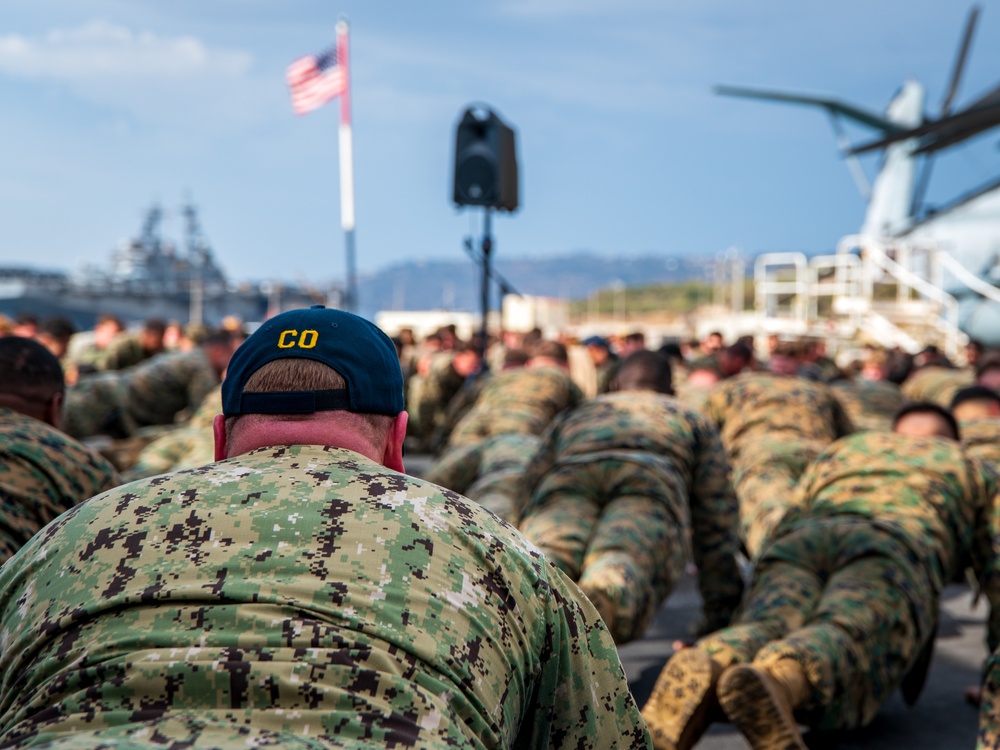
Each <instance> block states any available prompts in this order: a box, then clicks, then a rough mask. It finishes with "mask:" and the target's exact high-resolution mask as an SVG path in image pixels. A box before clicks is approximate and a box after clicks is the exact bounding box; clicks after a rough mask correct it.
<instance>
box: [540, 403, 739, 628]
mask: <svg viewBox="0 0 1000 750" xmlns="http://www.w3.org/2000/svg"><path fill="white" fill-rule="evenodd" d="M602 459H613V460H620V461H629V462H631V463H635V464H641V465H644V466H648V467H650V468H652V469H654V470H656V471H658V472H660V474H661V476H663V477H664V479H665V480H666V481H667V482H669V483H670V484H672V485H673V489H674V492H673V495H674V497H673V500H674V506H673V507H672V511H673V515H674V517H675V518H676V519H678V521H679V523H680V524H681V526H682V527H683V529H684V531H685V533H686V532H687V531H688V530H689V529H690V531H691V543H692V552H693V555H694V561H695V564H696V565H697V566H698V570H699V571H700V573H701V575H699V577H698V583H699V587H700V589H701V595H702V600H703V601H704V604H705V610H706V612H707V613H710V615H711V616H712V617H713V618H715V617H717V616H720V615H721V613H724V614H725V617H719V619H723V620H725V619H728V617H729V616H731V615H732V612H733V609H734V608H735V607H736V605H737V604H738V603H739V600H740V596H741V594H742V593H743V581H742V579H741V578H740V575H739V568H738V567H737V563H736V553H737V551H738V549H739V541H738V536H737V518H738V511H737V504H736V496H735V495H734V494H733V488H732V484H731V482H730V471H729V463H728V461H727V460H726V453H725V450H724V449H723V447H722V443H721V442H720V440H719V435H718V433H717V432H716V430H715V427H714V426H712V424H710V423H709V421H708V420H707V419H706V418H705V417H703V416H702V415H701V414H698V413H696V412H693V411H691V410H689V409H686V408H684V406H683V405H681V404H680V403H679V402H678V401H677V400H676V399H673V398H670V397H669V396H664V395H662V394H660V393H654V392H653V391H619V392H615V393H604V394H599V395H598V396H596V397H594V398H592V399H590V400H589V401H585V402H584V403H582V404H580V405H579V406H577V407H576V408H575V409H571V410H569V411H565V412H563V413H562V414H561V415H560V416H558V417H557V418H556V419H555V421H553V422H552V424H551V425H550V426H549V428H548V430H546V432H545V434H544V435H543V436H542V439H541V444H540V445H539V447H538V450H537V451H536V452H535V455H534V456H533V457H532V459H531V463H530V464H529V465H528V468H527V469H526V470H525V479H524V483H525V484H524V487H525V497H530V496H531V495H532V493H533V492H534V491H535V489H536V488H537V486H538V484H539V483H540V482H541V481H542V479H543V477H544V476H545V475H546V474H547V473H548V472H550V471H552V470H553V469H554V468H555V467H559V466H566V465H567V464H574V463H587V464H590V463H594V462H597V461H600V460H602Z"/></svg>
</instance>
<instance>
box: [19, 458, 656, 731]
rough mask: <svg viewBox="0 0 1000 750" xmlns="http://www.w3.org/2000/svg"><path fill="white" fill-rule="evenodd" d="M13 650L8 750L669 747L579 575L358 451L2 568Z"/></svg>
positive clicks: (48, 541) (80, 532)
mask: <svg viewBox="0 0 1000 750" xmlns="http://www.w3.org/2000/svg"><path fill="white" fill-rule="evenodd" d="M0 644H2V645H0V649H2V653H0V663H2V664H4V669H3V670H0V745H2V746H3V747H7V748H24V747H28V746H30V745H32V744H33V743H36V744H42V743H48V744H45V747H48V748H63V747H67V748H68V747H89V748H93V747H111V746H116V747H123V746H126V745H128V746H135V745H140V744H169V743H171V742H174V743H186V744H185V746H198V747H209V746H211V747H215V748H230V747H231V748H246V747H256V746H262V745H264V746H274V747H310V748H325V747H342V748H369V747H372V746H385V747H394V748H397V749H398V748H410V747H412V748H446V747H449V748H450V747H467V748H510V747H518V748H547V747H551V748H566V747H573V748H592V749H593V750H598V749H603V748H647V747H650V741H649V737H648V735H647V733H646V731H645V727H644V724H643V722H642V720H641V718H640V717H639V714H638V710H637V708H636V706H635V704H634V702H633V700H632V697H631V695H630V694H629V691H628V688H627V683H626V682H625V679H624V674H623V673H622V669H621V664H620V662H619V660H618V656H617V653H616V651H615V646H614V643H613V642H612V640H611V638H610V636H609V635H608V632H607V630H606V629H605V628H604V626H603V625H602V624H601V622H600V618H599V616H598V614H597V612H596V611H595V610H594V608H593V607H592V606H591V605H590V603H589V602H587V600H586V599H585V598H584V597H583V596H582V595H581V594H580V592H579V590H578V589H577V588H576V587H575V586H573V585H572V584H571V583H570V582H569V581H568V580H567V579H566V578H565V576H564V575H563V574H562V573H561V572H560V571H559V570H558V569H557V568H555V567H554V566H553V565H551V564H550V563H549V562H548V561H547V560H546V559H545V558H544V557H541V556H540V555H539V553H538V551H537V550H536V549H535V548H534V547H532V546H531V545H530V544H527V543H526V541H525V540H524V539H523V537H521V536H520V535H519V534H517V533H515V532H514V531H513V529H512V528H511V527H510V526H509V525H507V524H505V523H504V522H502V521H500V520H499V519H497V518H496V517H495V516H493V515H491V514H489V513H487V512H485V511H483V510H482V509H480V508H478V507H476V506H475V504H473V503H469V502H468V501H467V500H465V499H464V498H462V497H460V496H459V495H457V494H455V493H452V492H447V491H442V490H441V489H440V488H438V487H435V486H434V485H431V484H429V483H427V482H423V481H421V480H418V479H414V478H412V477H409V476H406V475H404V474H400V473H398V472H395V471H391V470H389V469H386V468H384V467H383V466H381V465H379V464H377V463H375V462H373V461H371V460H369V459H367V458H364V457H362V456H360V455H359V454H356V453H352V452H351V451H347V450H343V449H337V448H330V447H322V446H291V447H287V446H286V447H267V448H260V449H257V450H254V451H251V452H249V453H247V454H244V455H242V456H239V457H236V458H231V459H228V460H226V461H222V462H219V463H216V464H212V465H210V466H206V467H202V468H198V469H192V470H189V471H182V472H177V473H174V474H171V475H167V476H166V477H157V478H154V479H149V480H141V481H139V482H135V483H132V484H129V485H125V486H123V487H121V488H119V489H116V490H113V491H111V492H109V493H106V494H104V495H101V496H98V497H97V498H94V499H92V500H91V501H90V502H88V503H85V504H83V505H80V506H77V507H76V508H74V509H73V510H72V511H70V512H69V513H67V514H64V515H63V516H62V517H61V518H60V519H58V520H57V521H56V522H55V523H53V524H52V525H50V526H49V527H48V528H47V529H46V530H45V531H44V532H43V533H42V534H39V535H38V536H36V537H35V538H34V539H33V540H32V541H31V542H29V543H28V545H27V546H26V547H25V548H23V550H22V552H21V554H20V555H19V556H18V557H16V558H15V559H14V560H12V561H11V562H10V563H8V565H5V566H3V567H2V568H0ZM43 708H44V710H42V709H43ZM174 746H179V745H174Z"/></svg>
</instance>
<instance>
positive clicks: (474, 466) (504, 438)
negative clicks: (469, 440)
mask: <svg viewBox="0 0 1000 750" xmlns="http://www.w3.org/2000/svg"><path fill="white" fill-rule="evenodd" d="M540 440H541V439H540V438H539V437H538V436H537V435H519V434H517V433H508V434H504V435H495V436H494V437H491V438H487V439H486V440H483V441H481V442H479V443H474V444H472V445H464V446H462V447H460V448H454V449H452V450H450V451H448V453H447V454H445V456H444V457H443V458H442V459H441V460H439V461H436V462H435V463H434V464H432V465H431V467H430V468H429V469H428V470H427V473H426V474H424V477H423V478H424V479H426V480H427V481H429V482H433V483H434V484H439V485H441V486H442V487H447V488H448V489H450V490H454V491H455V492H459V493H461V494H463V495H465V496H466V497H468V498H469V499H471V500H475V501H476V502H477V503H479V504H480V505H482V506H483V507H484V508H487V509H489V510H491V511H493V512H494V513H496V514H497V515H498V516H500V517H501V518H503V519H504V520H506V521H510V522H512V523H516V522H517V519H518V516H519V515H520V510H521V507H522V506H523V505H524V504H525V502H524V498H523V479H524V472H525V469H527V467H528V463H529V462H530V461H531V457H532V456H533V455H534V453H535V449H536V448H537V447H538V444H539V442H540Z"/></svg>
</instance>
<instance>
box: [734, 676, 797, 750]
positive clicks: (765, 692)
mask: <svg viewBox="0 0 1000 750" xmlns="http://www.w3.org/2000/svg"><path fill="white" fill-rule="evenodd" d="M808 697H809V681H808V680H807V679H806V675H805V672H803V670H802V665H801V664H799V662H798V661H796V660H795V659H781V660H780V661H777V662H775V663H774V664H771V665H769V666H768V667H767V668H766V669H765V668H762V667H755V666H753V665H750V664H740V665H737V666H734V667H730V668H729V669H727V670H726V671H725V673H724V674H723V675H722V677H721V678H720V680H719V703H720V704H721V706H722V710H723V711H725V713H726V716H727V717H728V718H729V720H730V721H731V722H732V723H733V724H735V725H736V728H737V729H739V730H740V732H742V733H743V736H744V737H746V739H747V742H749V743H750V747H752V748H753V750H808V748H807V747H806V744H805V742H803V741H802V735H801V734H800V733H799V725H798V723H797V722H796V721H795V715H794V710H795V709H796V708H797V707H798V706H801V705H802V704H803V703H804V702H805V701H806V699H807V698H808Z"/></svg>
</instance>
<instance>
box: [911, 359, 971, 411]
mask: <svg viewBox="0 0 1000 750" xmlns="http://www.w3.org/2000/svg"><path fill="white" fill-rule="evenodd" d="M975 382H976V378H975V374H974V373H973V372H972V371H971V370H956V369H953V368H951V367H937V366H929V367H921V368H920V369H919V370H916V371H915V372H914V373H912V374H911V375H910V376H909V377H908V378H907V379H906V380H904V381H903V384H902V385H901V386H900V387H899V388H900V390H901V391H902V392H903V395H904V396H906V398H908V399H909V400H910V401H932V402H934V403H935V404H938V405H940V406H943V407H944V408H945V409H947V408H948V407H950V406H951V400H952V398H954V396H955V394H956V393H958V392H959V391H960V390H962V389H963V388H967V387H968V386H970V385H975Z"/></svg>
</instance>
